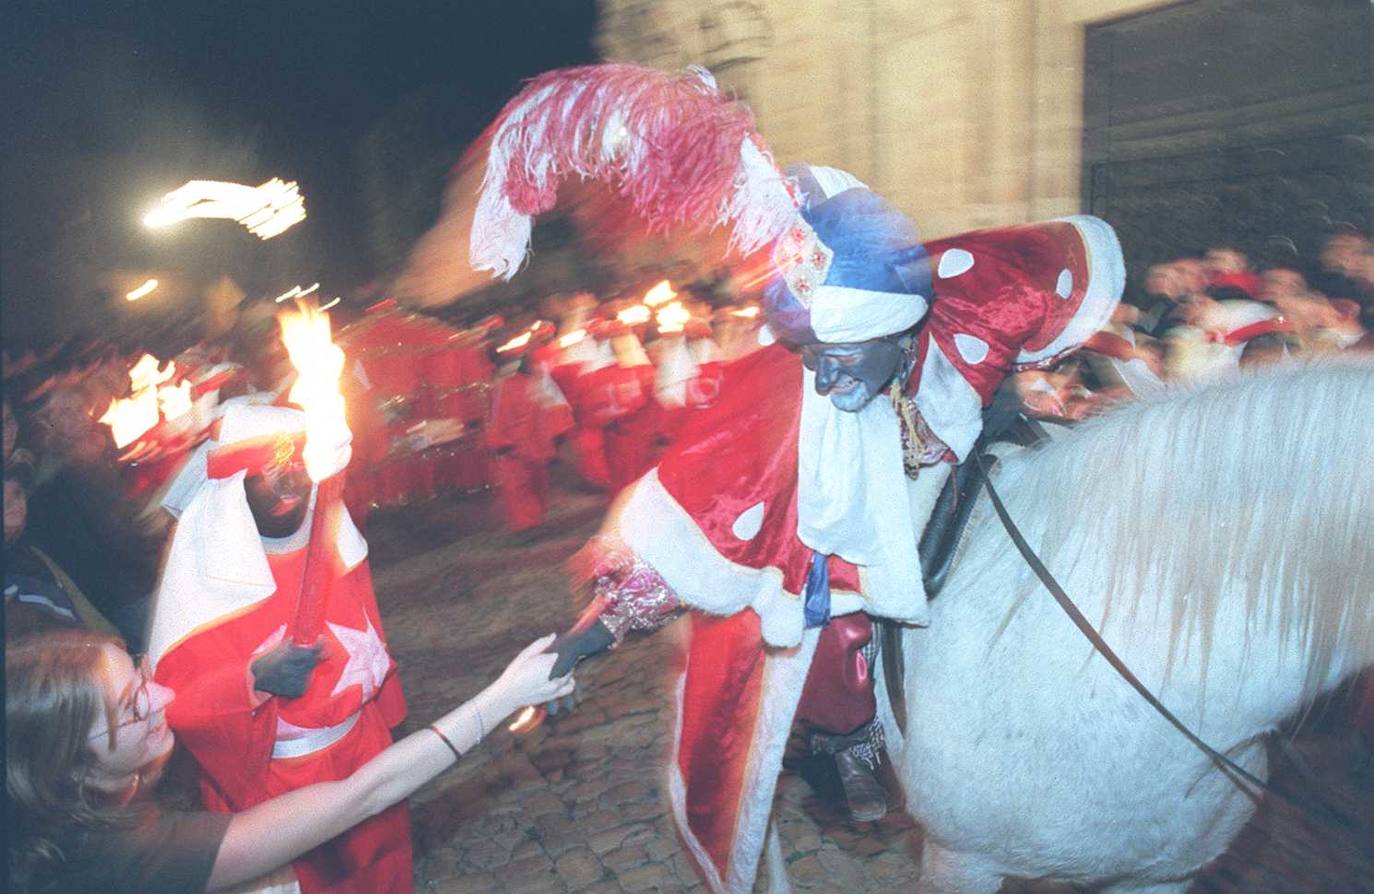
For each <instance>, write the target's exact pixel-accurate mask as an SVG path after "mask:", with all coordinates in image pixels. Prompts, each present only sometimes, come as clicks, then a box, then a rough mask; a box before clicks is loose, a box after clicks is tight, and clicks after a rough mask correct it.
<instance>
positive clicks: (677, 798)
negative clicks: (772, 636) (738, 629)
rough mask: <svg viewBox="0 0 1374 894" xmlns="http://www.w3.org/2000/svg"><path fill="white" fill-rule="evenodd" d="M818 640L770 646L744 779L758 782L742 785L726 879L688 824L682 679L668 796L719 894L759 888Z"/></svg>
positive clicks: (816, 634)
mask: <svg viewBox="0 0 1374 894" xmlns="http://www.w3.org/2000/svg"><path fill="white" fill-rule="evenodd" d="M819 639H820V630H819V629H813V630H808V631H807V632H806V634H805V635H804V636H803V637H802V638H801V640H800V642H799V644H798V645H797V646H796V647H795V648H791V649H775V650H769V652H768V655H767V657H766V658H765V659H764V668H763V686H762V692H761V693H760V705H761V713H760V716H759V718H758V723H757V724H756V725H755V727H754V739H753V741H752V742H751V743H750V747H749V758H748V762H747V764H746V769H745V778H746V779H748V780H750V781H752V782H753V783H754V784H753V785H746V786H744V789H743V792H744V794H743V800H742V801H741V803H740V805H739V815H738V818H737V820H736V823H735V838H734V841H733V842H732V845H731V848H730V866H729V874H728V877H726V878H724V879H722V878H721V877H720V875H719V873H717V871H716V868H715V865H714V864H713V863H712V862H711V861H710V860H709V859H707V857H706V849H705V848H704V847H702V844H701V842H700V841H698V840H697V838H696V836H694V835H693V834H692V832H691V829H690V827H689V826H688V825H687V787H686V782H685V780H684V779H683V778H682V771H681V770H680V769H679V767H680V763H679V758H680V754H681V752H680V750H679V749H680V746H681V743H682V698H683V689H684V686H685V685H686V677H685V675H684V676H683V677H679V678H678V685H677V693H676V703H677V712H676V718H675V721H674V723H675V726H674V730H673V751H672V755H671V756H670V759H669V761H668V797H669V801H670V802H671V804H672V809H673V819H674V820H675V821H676V822H677V828H678V834H679V835H681V836H682V840H683V843H684V844H686V845H687V849H688V851H690V852H691V854H692V857H693V859H694V860H695V861H696V863H697V866H698V868H699V869H700V870H701V875H702V880H703V881H705V882H706V886H707V887H708V888H709V889H710V890H711V891H713V892H715V894H748V892H750V891H753V889H754V879H755V876H756V875H757V874H758V864H759V857H760V855H761V854H762V851H763V845H764V841H765V838H766V836H767V833H768V825H769V824H768V820H769V817H770V816H771V815H772V811H773V794H774V792H775V791H776V790H777V784H778V774H779V773H780V772H781V771H782V755H783V751H784V750H785V748H786V746H787V737H788V735H789V734H790V733H791V730H792V720H793V718H794V717H795V716H796V713H797V704H798V703H799V702H800V701H801V693H802V688H803V686H804V685H805V684H806V675H807V672H808V671H809V670H810V669H811V660H812V658H813V657H814V656H815V653H816V643H817V642H818V641H819ZM784 884H785V882H784Z"/></svg>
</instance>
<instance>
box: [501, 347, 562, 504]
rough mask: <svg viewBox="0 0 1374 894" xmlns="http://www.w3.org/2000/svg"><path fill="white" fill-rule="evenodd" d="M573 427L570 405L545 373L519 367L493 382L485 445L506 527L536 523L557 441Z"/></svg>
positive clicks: (545, 497) (544, 501) (546, 501)
mask: <svg viewBox="0 0 1374 894" xmlns="http://www.w3.org/2000/svg"><path fill="white" fill-rule="evenodd" d="M571 427H572V416H571V413H570V412H569V410H568V403H567V401H566V400H564V399H563V395H562V394H561V393H559V392H558V390H557V386H556V385H555V384H554V383H553V380H552V379H549V378H548V377H547V375H545V374H542V373H540V372H534V373H528V372H524V371H523V370H517V371H516V372H514V373H512V374H511V375H509V376H507V377H505V378H503V379H499V380H497V383H496V390H495V392H494V393H493V396H492V409H491V423H490V425H489V426H488V428H487V445H488V446H489V447H490V448H491V449H492V451H493V453H494V458H493V464H494V466H495V469H494V471H495V477H496V481H497V486H498V487H499V488H500V495H501V507H502V511H503V513H504V515H505V518H506V525H507V526H508V527H509V528H510V529H511V530H512V531H524V530H528V529H529V528H533V527H537V526H538V525H539V524H540V523H541V522H543V520H544V513H545V512H546V511H547V510H548V505H549V463H550V462H552V461H553V457H554V453H555V451H556V446H555V439H557V438H558V437H559V436H560V435H562V434H563V433H564V432H566V431H567V430H568V429H569V428H571Z"/></svg>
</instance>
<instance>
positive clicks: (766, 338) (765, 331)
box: [758, 323, 778, 348]
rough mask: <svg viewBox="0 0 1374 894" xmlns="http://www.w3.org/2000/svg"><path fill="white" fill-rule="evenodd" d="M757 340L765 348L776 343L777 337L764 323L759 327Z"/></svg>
mask: <svg viewBox="0 0 1374 894" xmlns="http://www.w3.org/2000/svg"><path fill="white" fill-rule="evenodd" d="M758 340H759V344H760V345H763V346H764V347H765V348H766V347H768V346H769V345H771V344H772V343H773V342H775V341H777V340H778V337H777V336H776V335H774V334H773V330H772V329H769V328H768V324H767V323H764V324H763V325H761V326H759V333H758Z"/></svg>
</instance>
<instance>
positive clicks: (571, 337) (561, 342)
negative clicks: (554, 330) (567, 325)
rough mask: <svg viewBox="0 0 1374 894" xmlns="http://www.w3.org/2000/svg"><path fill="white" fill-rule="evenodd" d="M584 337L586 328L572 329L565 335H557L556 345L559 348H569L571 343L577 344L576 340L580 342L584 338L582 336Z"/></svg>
mask: <svg viewBox="0 0 1374 894" xmlns="http://www.w3.org/2000/svg"><path fill="white" fill-rule="evenodd" d="M586 337H587V330H586V329H574V330H573V331H572V332H569V333H568V334H567V335H563V336H560V337H559V339H558V346H559V347H560V348H571V347H572V346H573V345H575V344H577V343H578V342H580V341H581V340H582V339H584V338H586Z"/></svg>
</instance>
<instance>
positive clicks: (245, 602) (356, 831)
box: [150, 406, 412, 894]
mask: <svg viewBox="0 0 1374 894" xmlns="http://www.w3.org/2000/svg"><path fill="white" fill-rule="evenodd" d="M282 414H291V416H296V417H299V415H300V414H298V413H295V412H294V411H291V410H284V409H281V408H276V407H251V408H250V407H244V406H234V407H231V408H230V409H229V411H228V412H227V413H226V418H225V421H224V423H223V425H224V430H223V431H222V434H221V441H220V442H210V443H209V444H208V445H207V449H206V450H205V451H203V452H202V453H200V454H198V455H197V457H196V458H195V459H193V460H192V463H193V464H199V465H198V467H197V466H195V465H193V467H192V468H190V469H188V471H187V472H186V473H183V476H182V479H181V480H180V481H179V482H178V483H177V485H174V488H173V493H172V495H170V496H169V508H170V509H173V510H174V511H179V512H180V519H181V521H180V524H179V525H178V529H177V532H176V534H175V536H174V539H173V544H172V548H171V553H170V554H169V558H168V563H167V570H166V572H165V574H164V577H163V582H162V585H161V587H160V588H159V591H158V595H157V602H156V607H155V610H154V618H153V631H152V634H151V637H150V654H151V656H152V658H153V660H154V662H155V666H156V679H157V681H158V682H159V683H161V684H163V685H166V686H169V687H171V688H172V689H174V690H175V691H176V693H177V697H176V699H175V700H174V701H173V702H172V704H171V706H170V707H169V708H168V711H167V721H168V724H169V725H170V726H171V727H172V729H173V730H174V731H175V732H176V734H177V736H178V737H179V738H180V739H181V741H182V742H183V743H185V745H186V747H187V749H188V750H189V751H190V752H191V754H192V755H193V756H194V757H195V759H196V761H197V763H198V764H199V766H200V770H201V779H200V782H201V794H202V798H203V800H204V805H205V807H206V808H207V809H210V810H216V811H224V812H235V811H241V810H245V809H247V808H250V807H252V806H254V805H255V804H259V803H262V802H263V801H266V800H268V799H270V798H272V797H275V796H277V795H280V794H284V793H286V792H289V791H292V790H294V789H297V788H300V787H302V786H305V785H310V784H312V783H316V782H325V781H332V780H338V779H343V778H345V777H347V776H349V775H350V774H351V773H353V771H355V770H357V769H358V768H359V767H361V766H362V765H363V764H364V763H366V762H367V761H368V760H370V759H371V758H372V757H374V756H375V755H377V754H378V753H380V752H381V751H383V750H384V749H385V748H386V747H387V746H389V745H390V744H391V733H390V730H391V728H392V727H394V726H395V725H396V724H398V723H400V721H401V720H402V719H404V717H405V713H406V706H405V699H404V697H403V695H402V693H401V687H400V681H399V679H398V677H397V675H396V663H395V661H393V660H392V658H391V657H390V655H389V654H388V652H387V648H386V641H385V639H384V635H383V633H382V623H381V616H380V615H379V613H378V611H377V603H376V598H375V596H374V594H373V590H372V577H371V573H370V572H369V570H368V566H367V562H366V560H365V558H364V556H365V555H366V544H365V543H364V542H363V541H362V538H361V536H360V535H359V534H358V533H357V530H356V529H355V528H354V527H353V525H352V522H351V521H349V520H347V517H346V515H345V516H344V519H343V520H342V522H341V524H340V529H339V530H338V531H337V532H336V537H335V539H336V545H335V548H334V549H332V550H329V551H328V553H327V554H328V555H329V556H330V558H331V560H332V563H333V567H332V568H331V572H332V573H331V574H330V575H328V576H327V586H326V587H325V592H324V593H323V594H322V598H323V600H324V602H323V605H324V613H323V617H324V624H323V628H322V637H323V639H324V643H325V644H324V650H323V653H322V655H321V660H320V662H319V664H318V665H317V666H316V667H315V669H314V671H313V673H312V674H311V676H310V678H309V684H308V687H307V689H306V691H305V692H304V694H303V695H301V696H300V697H298V698H292V699H286V698H281V697H277V696H270V697H267V694H266V693H261V692H255V691H254V690H253V689H252V676H251V673H250V671H249V664H250V663H251V662H252V661H253V659H255V658H256V657H258V656H260V655H261V654H263V653H265V652H267V651H268V650H270V649H271V648H273V647H274V646H276V645H277V644H278V643H280V642H282V640H283V639H284V638H287V637H289V636H290V635H291V627H292V624H293V622H294V620H295V617H296V609H297V601H298V599H299V598H300V595H301V594H300V587H301V582H302V580H303V577H304V573H303V572H304V562H305V556H306V552H307V549H306V546H307V542H306V541H307V540H308V533H309V530H310V523H309V520H308V519H307V520H306V522H305V523H303V524H302V526H301V529H300V531H299V532H298V534H297V535H295V536H294V537H293V538H286V540H287V541H289V542H288V543H284V544H283V545H282V546H281V547H280V548H274V549H271V550H268V549H265V548H264V544H263V541H262V540H261V539H260V538H258V536H257V532H256V529H255V528H251V525H252V518H251V516H246V517H245V515H244V513H245V512H247V507H246V503H245V501H244V498H243V484H242V481H243V475H244V473H245V471H248V470H251V468H252V463H253V462H254V460H253V459H252V458H251V456H252V451H253V450H254V449H255V445H256V444H260V443H261V442H262V441H263V440H264V437H266V438H268V443H269V444H272V443H275V444H277V445H281V444H282V443H283V441H285V442H286V443H285V445H284V446H283V447H282V449H285V450H288V451H289V450H290V449H291V446H290V441H291V438H290V436H289V435H283V436H279V437H277V436H273V435H270V434H269V433H268V431H266V430H265V429H264V425H263V423H262V420H266V421H267V424H270V425H273V426H277V428H278V431H280V423H281V421H282V420H283V419H286V420H288V421H289V419H290V417H289V416H283V415H282ZM245 420H248V422H247V423H245ZM235 433H238V434H246V435H247V436H246V437H243V438H239V437H238V435H237V434H235ZM274 437H275V438H276V439H275V440H272V438H274ZM296 441H297V442H298V443H299V441H300V439H299V438H297V439H296ZM226 442H229V443H226ZM235 451H237V452H235ZM268 452H269V455H270V454H271V453H272V452H275V448H273V449H270V450H269V451H268ZM235 457H238V458H239V459H238V460H236V459H235ZM226 459H227V460H228V468H226V467H225V462H224V461H225V460H226ZM235 467H236V468H235ZM207 470H208V474H207ZM226 472H228V474H225V473H226ZM301 533H304V534H306V535H307V536H306V537H305V538H302V537H301V536H300V534H301ZM293 868H294V869H295V872H296V876H297V879H298V881H299V882H300V885H301V890H302V891H303V892H305V894H326V892H327V894H370V892H379V891H386V892H407V891H409V890H411V885H412V869H411V843H410V822H409V815H408V812H407V809H406V806H405V804H404V803H402V804H397V805H395V806H393V807H391V808H389V809H387V810H385V811H383V812H382V813H380V814H378V815H377V816H374V817H371V818H370V819H368V820H365V821H364V822H362V823H360V824H358V825H356V826H354V827H353V828H352V829H350V830H349V831H347V832H345V833H344V834H342V835H340V836H338V837H337V838H335V839H333V840H331V841H329V842H326V843H325V844H323V845H321V846H320V847H318V848H316V849H314V850H312V851H310V852H309V853H308V854H306V855H304V856H303V857H301V858H300V859H298V860H296V861H295V862H294V864H293Z"/></svg>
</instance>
